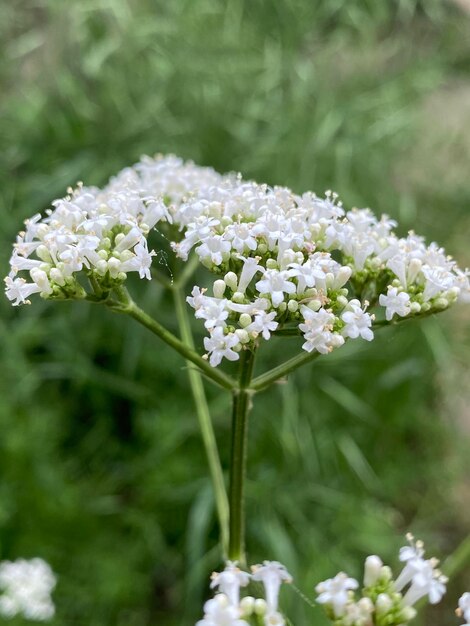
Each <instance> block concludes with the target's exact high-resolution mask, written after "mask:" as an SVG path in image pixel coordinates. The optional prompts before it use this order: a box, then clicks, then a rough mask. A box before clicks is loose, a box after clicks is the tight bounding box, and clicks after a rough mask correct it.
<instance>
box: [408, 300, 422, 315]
mask: <svg viewBox="0 0 470 626" xmlns="http://www.w3.org/2000/svg"><path fill="white" fill-rule="evenodd" d="M410 311H411V313H421V305H420V304H419V302H411V303H410Z"/></svg>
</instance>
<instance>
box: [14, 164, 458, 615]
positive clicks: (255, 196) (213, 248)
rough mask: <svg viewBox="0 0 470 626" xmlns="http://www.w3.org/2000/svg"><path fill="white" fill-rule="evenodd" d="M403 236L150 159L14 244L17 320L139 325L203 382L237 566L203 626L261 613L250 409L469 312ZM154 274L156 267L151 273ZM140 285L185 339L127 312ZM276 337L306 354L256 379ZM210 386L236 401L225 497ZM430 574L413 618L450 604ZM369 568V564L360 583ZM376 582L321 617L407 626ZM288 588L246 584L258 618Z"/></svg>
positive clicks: (385, 220) (274, 580)
mask: <svg viewBox="0 0 470 626" xmlns="http://www.w3.org/2000/svg"><path fill="white" fill-rule="evenodd" d="M396 227H397V223H396V222H395V221H394V220H392V219H390V218H389V217H388V216H386V215H382V216H381V217H380V218H377V217H376V216H375V215H374V214H373V213H372V212H371V211H370V210H369V209H351V210H349V211H346V210H345V209H344V208H343V206H342V205H341V203H340V202H339V201H338V198H337V196H336V194H334V193H332V192H327V193H326V194H325V197H318V196H316V195H315V194H314V193H312V192H306V193H303V194H297V193H295V192H293V191H291V190H290V189H287V188H285V187H269V186H268V185H265V184H258V183H255V182H253V181H245V180H243V179H242V177H241V176H239V175H235V174H229V175H220V174H218V173H217V172H215V171H214V170H212V169H210V168H201V167H198V166H196V165H194V164H193V163H191V162H189V163H184V162H183V161H182V160H181V159H178V158H177V157H175V156H166V157H164V156H157V157H155V158H148V157H144V158H142V159H141V161H140V162H139V163H137V164H136V165H134V166H132V167H130V168H126V169H124V170H123V171H122V172H120V173H119V174H118V175H117V176H116V177H114V178H112V179H111V180H110V182H109V183H108V184H107V185H106V186H105V187H104V188H103V189H98V188H96V187H85V186H83V185H82V184H79V185H77V187H76V188H75V189H70V190H69V191H68V195H67V196H66V197H64V198H62V199H59V200H56V201H55V202H53V204H52V208H50V209H49V210H47V211H46V214H45V216H42V215H40V214H37V215H35V216H34V217H33V218H31V219H30V220H27V221H26V223H25V229H24V231H22V232H20V233H19V235H18V238H17V241H16V243H15V245H14V250H13V254H12V256H11V260H10V265H11V271H10V273H9V275H8V276H7V277H6V279H5V282H6V296H7V298H8V299H9V300H10V301H11V302H12V303H13V305H20V304H29V303H30V300H29V298H30V297H31V296H32V295H33V294H36V293H38V294H39V295H40V296H41V297H42V298H45V299H49V300H86V301H90V302H93V303H97V304H104V305H106V306H107V307H109V308H110V309H112V310H113V311H115V312H118V313H123V314H127V315H129V316H131V317H132V318H134V319H135V320H136V321H138V322H139V323H141V324H143V325H144V326H145V327H147V328H148V329H149V330H150V331H152V332H153V333H154V334H155V335H157V336H158V337H159V338H160V339H162V340H163V341H164V342H166V343H167V344H169V345H170V346H171V347H172V348H174V349H175V350H176V351H177V352H179V353H180V354H181V355H182V356H183V357H184V358H185V359H186V360H187V361H188V362H190V363H191V364H192V366H195V367H191V368H190V370H189V380H190V385H191V389H192V393H193V396H194V399H195V401H196V408H197V413H198V418H199V421H200V426H201V432H202V435H203V439H204V444H205V448H206V453H207V456H208V461H209V466H210V471H211V476H212V480H213V485H214V491H215V495H216V502H217V511H218V517H219V522H220V530H221V544H222V550H223V554H224V556H225V557H226V558H228V559H230V563H229V565H228V566H227V569H226V570H225V572H224V573H223V574H218V575H217V576H216V577H215V578H214V581H213V586H218V587H219V589H220V591H221V594H220V595H219V596H218V597H217V598H215V599H214V600H210V601H209V602H208V603H207V605H206V609H205V611H206V617H205V618H204V619H203V621H202V622H200V624H201V626H209V625H211V624H237V625H238V626H242V625H244V624H246V623H247V622H246V619H245V618H243V617H242V616H243V615H245V614H246V615H251V613H249V611H248V608H249V607H248V605H250V606H251V607H252V610H253V611H254V610H255V609H254V607H255V605H256V602H257V601H255V600H253V602H254V604H252V603H251V600H250V601H249V600H246V599H245V600H243V602H244V603H245V604H244V606H245V608H244V609H243V610H242V609H240V607H239V604H240V603H239V601H238V598H239V588H240V586H244V585H245V584H247V583H248V580H249V578H248V574H247V573H246V572H244V571H243V570H241V569H238V566H237V565H235V562H238V563H240V565H241V566H244V564H245V560H246V559H245V548H244V507H243V501H244V477H245V465H246V434H247V419H248V414H249V411H250V408H251V405H252V400H253V397H254V396H255V394H256V393H258V392H260V391H262V390H264V389H266V388H268V387H269V386H270V385H272V384H273V383H275V382H277V381H280V380H282V379H283V378H284V377H285V376H287V375H288V374H289V373H291V372H292V371H294V370H295V369H297V368H298V367H300V366H301V365H304V364H306V363H309V362H310V361H312V360H313V359H315V358H317V357H318V356H319V355H325V354H328V353H329V352H331V351H333V350H335V349H337V348H340V347H341V346H343V345H344V344H345V343H346V342H349V341H350V340H355V339H365V340H366V341H372V340H373V339H374V333H375V331H376V330H377V329H378V328H380V327H383V326H387V325H392V324H396V323H399V322H400V323H402V322H404V321H406V320H411V319H415V318H422V317H424V316H427V315H430V314H433V313H437V312H440V311H443V310H445V309H447V308H448V307H450V306H451V305H453V304H454V303H455V302H457V301H462V302H468V301H470V280H469V276H470V273H469V271H468V270H461V269H460V268H459V267H458V265H457V264H456V262H455V261H454V260H453V259H452V258H451V257H449V256H447V255H446V253H445V251H444V250H443V249H442V248H441V247H439V246H438V245H437V244H435V243H431V244H430V245H426V243H425V241H424V239H423V238H422V237H420V236H418V235H416V234H415V233H413V232H410V233H408V235H407V236H405V237H400V236H398V235H397V234H396V233H395V231H394V229H395V228H396ZM154 259H157V260H159V261H160V267H154V268H152V262H153V260H154ZM198 265H201V266H203V267H204V268H206V270H207V274H208V281H207V284H204V285H194V286H193V287H192V289H191V291H190V294H188V293H187V292H186V291H185V288H186V286H187V285H188V283H189V281H190V280H191V278H192V276H193V274H194V272H195V270H196V268H197V266H198ZM133 272H135V273H138V275H139V277H140V278H141V279H148V280H151V279H152V278H155V279H156V280H158V281H159V282H161V283H162V284H164V285H165V286H167V287H168V288H169V289H170V290H171V291H172V293H173V296H174V299H175V308H176V315H177V318H178V322H179V327H180V337H177V336H176V335H174V334H173V333H172V332H170V331H169V330H168V329H167V328H165V327H164V326H163V325H162V324H161V323H160V322H159V321H158V320H156V319H154V318H153V317H151V316H150V315H149V314H148V313H146V312H145V311H143V310H142V309H141V308H140V307H139V306H138V305H137V303H136V302H135V301H134V300H133V298H132V297H131V295H130V294H129V292H128V290H127V288H126V283H127V278H128V274H129V273H133ZM186 304H188V305H189V306H190V307H191V308H192V309H193V310H194V315H195V317H196V318H197V319H200V320H203V324H204V328H205V331H206V332H207V336H206V337H205V338H204V348H205V354H203V355H201V354H200V353H199V351H198V350H196V348H195V345H194V341H193V338H192V334H191V327H190V324H189V319H188V310H187V307H186ZM282 337H293V338H295V337H297V338H301V350H300V351H299V354H297V355H296V356H294V357H293V358H291V359H288V360H287V361H284V362H282V363H280V364H278V365H277V366H276V367H274V368H273V369H271V370H269V371H267V372H264V373H262V374H260V375H258V376H256V377H255V376H254V362H255V355H256V353H257V352H258V350H259V349H260V348H261V347H262V344H263V343H264V342H266V341H271V340H273V339H277V338H282ZM224 360H227V361H238V362H239V366H238V374H237V376H236V377H233V376H232V375H230V374H228V373H226V372H224V371H223V369H222V368H220V367H219V366H220V365H221V364H222V362H223V361H224ZM202 375H204V376H205V377H206V378H207V379H208V380H210V381H212V382H213V383H215V384H217V385H219V386H220V387H222V388H223V389H225V390H228V391H229V392H230V393H231V394H232V400H233V410H232V424H233V427H232V450H231V461H230V484H229V489H228V495H227V492H226V490H225V484H224V478H223V474H222V470H221V464H220V459H219V454H218V450H217V446H216V443H215V437H214V433H213V430H212V423H211V419H210V415H209V412H208V407H207V402H206V400H205V393H204V386H203V380H202ZM410 549H411V548H410ZM413 549H414V550H415V556H414V557H413V559H411V561H410V563H412V564H414V565H416V564H417V563H418V562H419V563H421V561H418V560H417V559H420V558H421V555H419V554H418V552H419V550H420V548H419V547H417V545H416V546H415V547H414V548H413ZM372 558H375V559H378V557H371V559H372ZM423 563H425V564H426V565H425V566H424V565H423V569H422V570H419V572H418V570H417V571H416V572H415V573H414V574H413V575H412V577H411V578H407V580H406V582H404V583H403V586H404V585H406V584H408V583H409V582H410V581H413V582H412V584H411V587H410V588H409V590H408V592H407V594H406V595H405V597H404V599H403V602H405V604H406V602H407V598H408V599H409V598H410V597H411V596H413V598H414V599H417V598H418V597H419V596H420V594H421V595H423V594H422V589H423V588H424V587H423V585H421V586H420V585H418V587H416V584H415V583H416V580H425V579H426V580H427V578H426V577H428V578H429V577H430V579H429V580H430V581H432V585H433V587H432V589H433V590H434V591H433V592H432V594H434V595H432V594H431V592H430V594H429V595H430V599H431V601H433V598H435V597H437V595H439V594H440V595H442V593H441V591H442V588H441V586H442V585H443V584H444V583H443V579H442V577H440V576H441V575H438V576H437V577H436V576H435V568H434V566H433V564H432V563H431V562H429V561H423ZM372 564H373V561H369V562H368V565H367V567H366V573H367V572H369V571H370V569H371V568H372ZM375 565H376V566H377V567H378V561H377V560H376V561H375ZM416 566H417V565H416ZM367 568H369V569H367ZM379 569H380V568H379ZM405 570H406V567H405ZM405 570H404V571H405ZM407 571H411V570H407ZM413 571H414V570H413ZM417 572H418V573H417ZM418 574H419V576H420V577H421V578H419V577H418ZM367 576H368V574H367ZM367 576H366V577H367ZM377 576H378V577H377V578H376V579H374V581H373V583H371V584H368V583H365V589H366V591H367V590H368V591H367V592H365V595H364V596H363V598H362V599H361V600H359V601H358V602H357V603H356V602H355V601H353V600H352V598H350V595H351V593H352V592H353V591H354V589H355V588H356V587H357V583H356V582H355V581H353V580H352V579H350V578H349V577H347V576H346V575H344V574H339V575H338V576H337V577H336V578H335V579H332V580H330V581H326V582H325V583H322V584H321V585H320V586H319V587H318V588H317V589H318V592H319V594H320V595H319V598H318V602H320V603H323V604H325V605H326V606H327V607H329V609H328V610H329V615H330V617H331V618H332V619H333V620H334V621H335V623H336V622H338V624H343V623H344V624H345V625H348V624H363V623H364V624H366V623H377V624H381V623H382V622H381V621H380V619H379V615H381V614H382V613H381V611H382V609H383V607H382V605H383V606H385V604H386V602H385V600H384V597H385V596H387V597H389V598H390V599H391V600H390V602H391V604H390V603H389V604H390V606H389V609H387V611H388V612H389V611H392V610H393V611H394V615H400V616H401V617H400V618H398V617H397V620H398V621H396V623H397V624H398V623H403V622H405V621H407V619H409V618H410V617H411V612H410V611H408V612H407V613H406V611H405V609H403V611H405V613H406V616H403V611H402V609H401V608H397V607H398V605H399V606H400V607H401V606H402V605H401V604H400V602H401V600H400V602H398V600H397V601H395V600H396V593H398V594H399V593H400V592H401V589H402V588H403V586H400V584H401V583H399V581H400V577H399V579H398V580H397V581H395V583H394V584H395V590H396V591H392V587H391V585H392V582H391V578H390V576H389V574H388V570H383V569H380V572H379V573H378V574H377ZM402 576H404V574H403V573H402ZM407 576H408V574H407ZM417 577H418V578H417ZM287 579H290V576H289V575H288V574H287V572H286V571H285V570H284V568H282V566H281V565H280V564H276V563H274V564H273V563H270V562H266V563H265V564H264V565H263V566H260V567H258V568H257V569H256V570H255V572H254V573H253V574H252V575H251V580H254V581H256V580H260V581H262V582H263V583H264V584H265V587H266V600H265V602H266V606H265V605H262V604H260V603H259V602H258V604H257V605H256V606H257V607H258V609H257V611H258V612H257V613H256V615H258V616H260V615H261V616H262V617H263V620H264V623H266V624H281V623H284V621H283V619H284V618H283V617H282V615H281V614H280V613H279V612H278V610H277V593H278V590H279V586H280V582H281V581H282V580H287ZM230 581H231V582H230ZM435 581H437V582H435ZM402 582H403V581H402ZM268 583H269V584H268ZM423 584H424V583H423ZM430 584H431V583H430ZM377 585H378V587H377ZM413 585H414V586H413ZM439 585H441V586H439ZM379 587H380V589H382V590H381V591H378V589H379ZM418 588H419V591H417V589H418ZM426 593H427V592H426ZM394 594H395V595H394ZM436 594H437V595H436ZM415 596H416V597H415ZM379 597H380V598H381V600H379ZM338 598H340V599H341V600H338ZM349 600H351V601H349ZM240 602H242V601H240ZM397 602H398V604H397ZM374 603H375V604H374ZM413 603H414V601H413V602H411V604H413ZM260 606H261V607H264V608H259V607H260ZM387 606H388V605H387ZM348 607H350V608H348ZM381 607H382V608H381ZM250 610H251V609H250ZM240 611H241V612H240ZM243 611H245V612H243ZM247 611H248V612H247ZM263 611H264V612H263ZM344 611H346V613H344ZM400 611H401V612H400ZM388 612H387V614H388ZM345 615H347V617H345ZM372 615H375V616H376V617H377V619H375V617H374V618H372V617H371V616H372ZM260 619H261V618H260ZM373 619H375V622H374V621H373ZM244 620H245V621H244ZM276 620H277V621H276ZM338 620H339V621H338ZM400 620H401V621H400ZM383 623H387V624H392V623H395V622H394V621H393V622H391V621H386V622H383Z"/></svg>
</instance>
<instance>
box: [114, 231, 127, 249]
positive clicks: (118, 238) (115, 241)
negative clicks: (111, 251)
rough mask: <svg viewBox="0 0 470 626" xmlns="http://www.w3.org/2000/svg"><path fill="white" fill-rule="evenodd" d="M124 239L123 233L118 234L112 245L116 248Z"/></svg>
mask: <svg viewBox="0 0 470 626" xmlns="http://www.w3.org/2000/svg"><path fill="white" fill-rule="evenodd" d="M124 237H125V234H124V233H118V234H117V235H116V237H115V238H114V245H115V246H117V245H118V244H120V243H121V241H122V240H123V239H124Z"/></svg>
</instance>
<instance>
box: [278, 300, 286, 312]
mask: <svg viewBox="0 0 470 626" xmlns="http://www.w3.org/2000/svg"><path fill="white" fill-rule="evenodd" d="M286 309H287V304H286V303H285V302H281V304H280V305H279V306H278V307H277V310H278V311H279V313H284V312H285V311H286Z"/></svg>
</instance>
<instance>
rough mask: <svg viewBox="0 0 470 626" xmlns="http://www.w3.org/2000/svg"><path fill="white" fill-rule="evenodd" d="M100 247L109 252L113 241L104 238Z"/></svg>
mask: <svg viewBox="0 0 470 626" xmlns="http://www.w3.org/2000/svg"><path fill="white" fill-rule="evenodd" d="M100 246H101V247H102V248H105V249H106V250H109V249H110V248H111V239H110V238H109V237H103V239H102V240H101V241H100Z"/></svg>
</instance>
